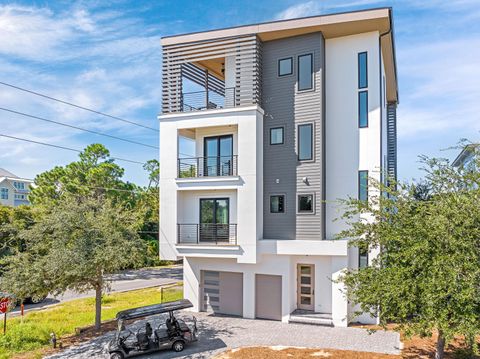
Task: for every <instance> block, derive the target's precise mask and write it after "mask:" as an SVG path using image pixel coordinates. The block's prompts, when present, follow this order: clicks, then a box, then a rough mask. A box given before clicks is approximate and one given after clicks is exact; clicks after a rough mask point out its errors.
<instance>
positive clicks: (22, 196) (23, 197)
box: [15, 194, 26, 199]
mask: <svg viewBox="0 0 480 359" xmlns="http://www.w3.org/2000/svg"><path fill="white" fill-rule="evenodd" d="M15 199H26V197H25V195H24V194H15Z"/></svg>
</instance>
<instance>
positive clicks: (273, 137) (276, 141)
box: [270, 127, 283, 145]
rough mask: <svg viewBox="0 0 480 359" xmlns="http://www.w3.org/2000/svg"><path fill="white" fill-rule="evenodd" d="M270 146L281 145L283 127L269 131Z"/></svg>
mask: <svg viewBox="0 0 480 359" xmlns="http://www.w3.org/2000/svg"><path fill="white" fill-rule="evenodd" d="M270 144H271V145H281V144H283V127H276V128H271V129H270Z"/></svg>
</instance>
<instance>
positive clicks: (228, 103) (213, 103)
mask: <svg viewBox="0 0 480 359" xmlns="http://www.w3.org/2000/svg"><path fill="white" fill-rule="evenodd" d="M181 106H182V111H183V112H190V111H204V110H214V109H222V108H232V107H235V88H234V87H231V88H226V89H217V90H208V91H195V92H187V93H182V105H181Z"/></svg>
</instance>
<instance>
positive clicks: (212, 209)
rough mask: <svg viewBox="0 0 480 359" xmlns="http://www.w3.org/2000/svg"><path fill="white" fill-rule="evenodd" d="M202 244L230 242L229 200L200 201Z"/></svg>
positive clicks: (200, 235) (208, 199)
mask: <svg viewBox="0 0 480 359" xmlns="http://www.w3.org/2000/svg"><path fill="white" fill-rule="evenodd" d="M199 240H200V242H215V243H216V242H227V243H228V242H229V199H228V198H202V199H200V226H199Z"/></svg>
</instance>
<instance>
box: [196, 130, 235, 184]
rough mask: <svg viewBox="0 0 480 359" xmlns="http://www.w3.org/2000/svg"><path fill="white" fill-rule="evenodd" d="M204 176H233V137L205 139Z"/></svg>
mask: <svg viewBox="0 0 480 359" xmlns="http://www.w3.org/2000/svg"><path fill="white" fill-rule="evenodd" d="M204 141H205V142H204V149H203V150H204V155H205V159H204V169H203V173H204V176H231V175H233V136H232V135H225V136H215V137H205V140H204Z"/></svg>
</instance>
